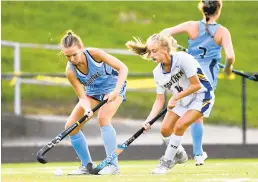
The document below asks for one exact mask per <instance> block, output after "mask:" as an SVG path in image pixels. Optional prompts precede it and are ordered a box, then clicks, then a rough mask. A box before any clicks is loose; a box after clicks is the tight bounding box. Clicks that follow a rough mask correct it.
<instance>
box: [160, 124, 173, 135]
mask: <svg viewBox="0 0 258 182" xmlns="http://www.w3.org/2000/svg"><path fill="white" fill-rule="evenodd" d="M160 133H161V135H162V136H163V137H168V136H170V135H171V134H172V129H171V128H169V127H168V126H161V128H160Z"/></svg>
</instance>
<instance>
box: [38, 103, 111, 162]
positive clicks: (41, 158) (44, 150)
mask: <svg viewBox="0 0 258 182" xmlns="http://www.w3.org/2000/svg"><path fill="white" fill-rule="evenodd" d="M106 102H107V100H103V101H101V102H100V103H99V104H98V105H97V106H96V107H94V108H93V109H92V112H96V111H97V110H98V109H99V108H100V107H101V106H103V105H104V104H105V103H106ZM86 118H88V115H84V116H83V117H82V118H81V119H80V120H79V121H77V122H76V123H74V124H73V125H72V126H70V127H69V128H67V129H66V130H64V131H63V132H62V133H60V134H59V135H57V137H55V138H54V139H53V140H52V141H51V142H49V143H48V144H47V145H45V146H44V147H43V148H41V149H40V150H39V151H38V153H37V160H38V161H39V162H40V163H42V164H46V163H47V162H48V161H47V159H46V157H44V154H46V153H47V152H48V151H49V150H50V149H51V148H53V147H54V146H55V145H56V144H58V143H59V142H60V141H61V140H63V139H64V138H65V137H66V136H67V135H68V134H69V133H71V132H72V131H73V130H74V129H75V128H77V127H78V126H79V125H80V124H82V123H83V121H84V120H85V119H86Z"/></svg>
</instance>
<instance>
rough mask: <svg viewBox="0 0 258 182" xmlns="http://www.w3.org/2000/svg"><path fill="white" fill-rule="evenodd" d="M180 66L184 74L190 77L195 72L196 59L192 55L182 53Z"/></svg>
mask: <svg viewBox="0 0 258 182" xmlns="http://www.w3.org/2000/svg"><path fill="white" fill-rule="evenodd" d="M180 57H181V68H182V69H183V71H184V72H185V74H186V77H187V78H190V77H192V76H194V75H196V74H197V65H196V60H195V59H194V57H193V56H191V55H189V54H186V53H183V54H181V56H180Z"/></svg>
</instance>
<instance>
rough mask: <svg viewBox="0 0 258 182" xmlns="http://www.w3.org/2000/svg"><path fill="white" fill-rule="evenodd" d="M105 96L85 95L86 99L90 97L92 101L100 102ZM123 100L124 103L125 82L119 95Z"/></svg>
mask: <svg viewBox="0 0 258 182" xmlns="http://www.w3.org/2000/svg"><path fill="white" fill-rule="evenodd" d="M105 95H106V94H99V95H87V96H88V97H91V98H92V99H94V100H97V101H102V100H103V99H104V97H105ZM118 95H119V96H121V97H122V98H123V101H124V102H125V101H126V82H125V83H124V85H123V87H122V88H121V90H120V92H119V94H118Z"/></svg>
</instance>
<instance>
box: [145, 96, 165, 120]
mask: <svg viewBox="0 0 258 182" xmlns="http://www.w3.org/2000/svg"><path fill="white" fill-rule="evenodd" d="M164 102H165V101H164V100H160V99H156V100H155V102H154V104H153V106H152V109H151V112H150V114H149V116H148V117H147V119H146V120H147V121H150V120H151V119H153V118H154V117H155V116H157V114H158V113H159V112H160V110H161V109H162V107H163V105H164Z"/></svg>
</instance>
